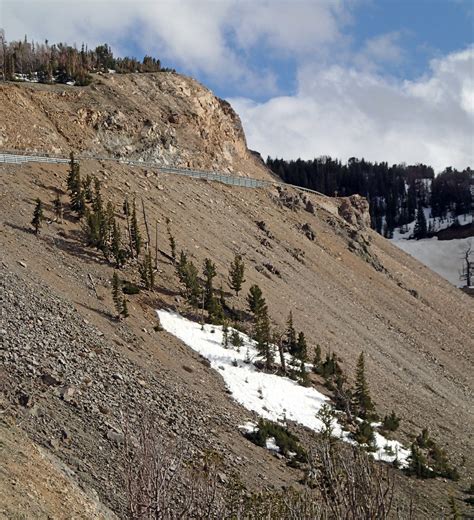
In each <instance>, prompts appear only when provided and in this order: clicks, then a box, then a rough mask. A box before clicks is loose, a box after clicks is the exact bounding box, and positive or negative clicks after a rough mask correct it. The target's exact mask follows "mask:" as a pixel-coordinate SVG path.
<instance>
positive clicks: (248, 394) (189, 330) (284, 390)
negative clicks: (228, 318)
mask: <svg viewBox="0 0 474 520" xmlns="http://www.w3.org/2000/svg"><path fill="white" fill-rule="evenodd" d="M157 314H158V317H159V319H160V322H161V325H162V327H163V328H164V329H165V330H166V331H167V332H169V333H171V334H173V335H174V336H176V337H177V338H179V339H180V340H181V341H183V342H184V343H185V344H186V345H187V346H188V347H190V348H192V349H193V350H195V351H196V352H198V353H199V354H201V355H202V356H204V357H205V358H206V359H208V360H209V362H210V363H211V367H212V368H213V369H214V370H216V371H217V372H219V374H221V376H222V377H223V379H224V382H225V384H226V386H227V388H228V389H229V391H230V392H231V394H232V397H233V398H234V399H235V400H236V401H237V402H238V403H240V404H241V405H242V406H244V407H245V408H246V409H247V410H250V411H253V412H255V413H257V414H258V415H259V416H260V417H263V418H265V419H269V420H271V421H274V422H280V423H282V422H283V423H284V422H286V420H291V421H294V422H297V423H299V424H302V425H303V426H306V427H307V428H310V429H311V430H314V431H320V430H321V428H322V426H323V425H322V422H321V421H320V420H319V419H318V418H317V417H316V414H317V413H318V411H319V409H320V408H321V406H322V405H323V404H324V403H328V402H329V399H328V398H327V397H326V396H324V395H323V394H321V393H320V392H318V391H317V390H316V389H314V388H312V387H309V388H306V387H303V386H301V385H299V384H298V383H297V382H295V381H293V380H291V379H289V378H287V377H282V376H278V375H276V374H268V373H265V372H262V371H259V370H257V368H256V367H255V366H254V365H253V363H252V361H253V360H255V358H256V356H257V351H256V348H255V343H254V341H253V340H251V339H250V338H249V337H248V336H246V335H245V334H242V333H240V336H241V338H242V340H243V347H240V349H239V350H237V349H236V348H235V347H233V346H232V345H230V344H229V347H228V348H224V347H223V346H222V337H223V334H222V327H221V326H215V325H204V330H201V325H200V324H199V323H195V322H193V321H190V320H188V319H186V318H184V317H182V316H180V315H179V314H176V313H173V312H169V311H166V310H157ZM232 331H233V329H231V328H229V336H230V334H231V333H232ZM249 360H250V362H248V361H249ZM254 425H255V423H252V422H248V423H246V425H244V426H243V427H242V429H244V430H245V429H247V430H248V429H251V428H253V427H254ZM334 435H337V436H338V437H341V438H342V439H344V440H345V441H347V442H351V443H353V441H352V440H351V439H350V438H349V436H348V433H347V432H344V431H342V429H341V427H340V425H339V424H338V423H337V422H335V423H334ZM375 439H376V446H377V450H376V451H375V452H374V453H373V455H374V457H375V458H376V459H377V460H383V461H386V462H393V461H394V460H395V459H396V458H397V459H398V462H399V463H400V465H401V466H402V467H403V466H405V465H406V460H407V457H408V455H409V451H408V450H406V449H405V448H403V446H402V445H401V444H400V443H399V442H397V441H391V440H388V439H386V438H385V437H383V436H382V435H380V434H379V433H377V432H376V433H375ZM268 447H269V448H270V446H268ZM272 448H274V447H273V446H272V447H271V448H270V449H272Z"/></svg>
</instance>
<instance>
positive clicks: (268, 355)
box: [255, 305, 274, 370]
mask: <svg viewBox="0 0 474 520" xmlns="http://www.w3.org/2000/svg"><path fill="white" fill-rule="evenodd" d="M255 341H256V343H257V345H256V348H257V351H258V355H259V357H261V358H263V360H264V362H265V369H266V370H270V369H271V367H272V365H273V361H274V353H273V348H272V344H271V330H270V319H269V317H268V309H267V306H266V305H265V306H263V307H261V308H260V310H259V312H258V314H257V315H256V322H255Z"/></svg>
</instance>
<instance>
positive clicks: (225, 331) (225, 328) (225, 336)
mask: <svg viewBox="0 0 474 520" xmlns="http://www.w3.org/2000/svg"><path fill="white" fill-rule="evenodd" d="M222 346H223V347H224V348H229V324H228V323H227V320H224V321H223V323H222Z"/></svg>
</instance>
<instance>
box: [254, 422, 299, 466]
mask: <svg viewBox="0 0 474 520" xmlns="http://www.w3.org/2000/svg"><path fill="white" fill-rule="evenodd" d="M270 437H273V438H274V439H275V444H276V445H277V446H278V448H280V452H281V454H282V455H284V456H285V457H288V458H292V459H293V460H295V461H297V462H305V461H306V458H307V456H306V452H305V450H304V449H303V448H302V447H301V445H300V444H299V441H298V438H297V437H296V435H294V434H292V433H291V432H290V431H288V430H287V429H286V428H285V427H284V426H281V425H279V424H277V423H274V422H272V421H266V420H264V419H260V421H259V422H258V425H257V430H255V431H254V432H252V433H249V434H247V438H248V439H249V440H251V441H252V442H253V443H254V444H256V445H257V446H262V447H266V444H267V439H268V438H270ZM290 453H295V454H296V455H295V456H293V457H291V456H290Z"/></svg>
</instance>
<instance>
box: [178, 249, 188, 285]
mask: <svg viewBox="0 0 474 520" xmlns="http://www.w3.org/2000/svg"><path fill="white" fill-rule="evenodd" d="M187 266H188V255H187V254H186V252H185V251H181V252H180V253H179V261H178V263H177V264H176V274H177V275H178V279H179V281H180V282H181V283H185V279H186V269H187Z"/></svg>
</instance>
